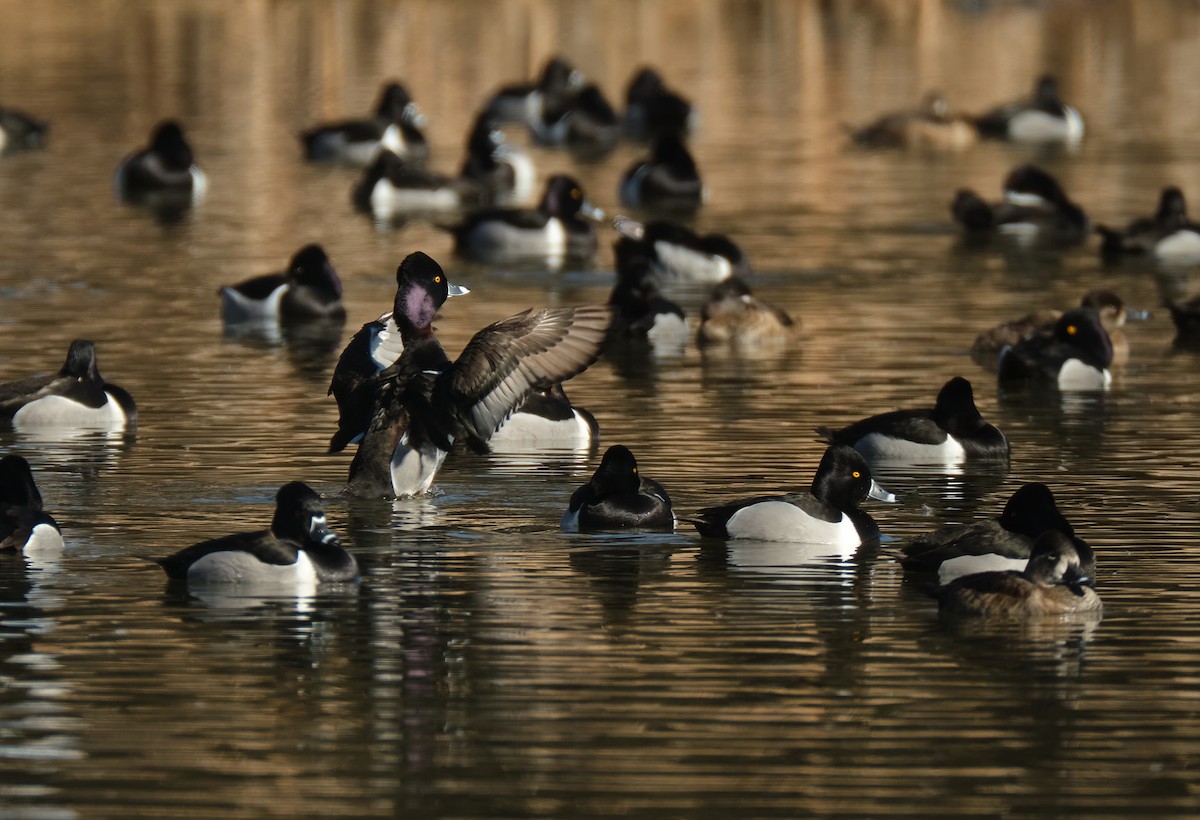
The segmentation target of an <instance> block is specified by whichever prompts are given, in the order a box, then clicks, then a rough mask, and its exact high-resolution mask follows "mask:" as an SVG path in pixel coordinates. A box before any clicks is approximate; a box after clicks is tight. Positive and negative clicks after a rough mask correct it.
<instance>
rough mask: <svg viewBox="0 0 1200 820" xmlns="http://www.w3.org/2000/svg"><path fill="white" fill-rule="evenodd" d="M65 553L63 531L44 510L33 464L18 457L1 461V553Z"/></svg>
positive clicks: (12, 456)
mask: <svg viewBox="0 0 1200 820" xmlns="http://www.w3.org/2000/svg"><path fill="white" fill-rule="evenodd" d="M61 549H63V537H62V529H61V528H59V526H58V522H57V521H55V520H54V519H53V518H52V517H51V516H50V514H49V513H47V512H46V511H45V510H44V509H43V508H42V494H41V493H40V492H38V488H37V484H36V483H34V480H33V470H32V469H31V468H30V466H29V462H28V461H26V460H25V459H24V458H22V457H21V456H17V455H7V456H5V457H4V458H0V552H28V553H34V552H42V551H58V550H61Z"/></svg>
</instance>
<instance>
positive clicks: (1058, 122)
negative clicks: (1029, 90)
mask: <svg viewBox="0 0 1200 820" xmlns="http://www.w3.org/2000/svg"><path fill="white" fill-rule="evenodd" d="M975 126H976V127H977V128H978V129H979V134H980V136H983V137H985V138H990V139H1004V140H1012V141H1013V142H1059V143H1064V144H1066V145H1076V144H1077V143H1078V142H1079V141H1080V140H1081V139H1083V118H1082V117H1081V116H1079V112H1078V111H1076V110H1075V109H1074V108H1072V107H1071V106H1069V105H1067V104H1066V103H1064V102H1063V101H1062V99H1060V98H1059V96H1058V81H1057V80H1055V78H1054V77H1052V76H1050V75H1048V74H1047V75H1044V76H1042V77H1040V78H1039V79H1038V81H1037V84H1036V85H1035V86H1034V90H1033V97H1031V98H1030V99H1027V100H1019V101H1017V102H1013V103H1008V104H1007V105H1002V106H999V107H997V108H993V109H992V110H991V111H989V112H987V113H986V114H983V115H982V116H979V117H976V118H975Z"/></svg>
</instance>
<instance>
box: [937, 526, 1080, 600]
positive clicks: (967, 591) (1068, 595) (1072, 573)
mask: <svg viewBox="0 0 1200 820" xmlns="http://www.w3.org/2000/svg"><path fill="white" fill-rule="evenodd" d="M1093 580H1094V579H1093V577H1092V573H1091V572H1090V571H1088V570H1086V569H1084V567H1083V559H1082V558H1081V556H1080V555H1079V552H1078V550H1077V549H1076V542H1075V540H1074V539H1072V538H1071V537H1069V536H1068V535H1066V534H1064V533H1061V532H1058V531H1056V530H1050V531H1048V532H1045V533H1043V534H1042V535H1041V536H1039V537H1038V539H1037V541H1036V542H1035V543H1034V545H1033V549H1032V551H1031V554H1030V556H1029V564H1028V565H1027V566H1026V567H1025V569H1024V570H1022V571H1020V572H1015V571H1008V572H981V573H976V574H973V575H965V576H963V577H961V578H958V579H956V580H954V581H952V582H951V583H949V584H947V585H946V586H944V587H942V588H941V589H939V590H937V592H936V596H937V599H938V606H939V608H940V609H941V610H942V611H943V612H947V613H953V614H958V615H977V616H983V617H988V618H1032V617H1039V616H1045V615H1071V614H1078V613H1099V612H1100V611H1101V610H1102V609H1103V607H1102V605H1101V603H1100V597H1099V596H1098V595H1097V594H1096V591H1095V590H1094V589H1092V587H1091V584H1092V583H1093Z"/></svg>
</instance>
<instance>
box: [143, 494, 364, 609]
mask: <svg viewBox="0 0 1200 820" xmlns="http://www.w3.org/2000/svg"><path fill="white" fill-rule="evenodd" d="M157 563H158V565H159V566H161V567H162V568H163V571H164V572H166V573H167V577H168V578H171V579H173V580H187V581H189V582H192V583H225V584H238V583H245V584H287V585H294V586H297V587H305V586H307V585H309V584H318V583H344V582H349V581H355V580H357V579H358V564H357V562H356V561H355V560H354V556H352V555H351V554H350V553H348V552H346V550H345V549H343V548H342V546H341V545H340V544H339V543H338V539H337V536H336V535H335V534H334V533H333V532H332V531H331V530H330V529H329V528H328V526H327V525H326V523H325V510H324V509H323V507H322V506H321V498H320V496H318V495H317V494H316V493H315V492H313V490H312V489H311V488H310V487H308V485H306V484H304V483H302V482H299V481H293V482H292V483H290V484H285V485H283V486H282V487H280V488H279V492H278V493H276V495H275V515H274V518H273V519H272V520H271V527H270V529H267V530H259V531H257V532H243V533H237V534H236V535H227V536H225V537H223V538H215V539H213V540H211V541H203V542H201V543H199V544H195V545H193V546H190V547H187V548H186V549H183V550H180V551H179V552H177V553H175V554H174V555H170V556H168V557H166V558H160V559H158V561H157Z"/></svg>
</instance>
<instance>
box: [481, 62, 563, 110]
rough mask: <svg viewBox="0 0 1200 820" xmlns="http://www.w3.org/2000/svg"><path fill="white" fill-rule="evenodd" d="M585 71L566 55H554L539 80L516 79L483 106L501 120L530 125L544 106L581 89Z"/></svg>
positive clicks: (558, 101) (557, 101) (559, 102)
mask: <svg viewBox="0 0 1200 820" xmlns="http://www.w3.org/2000/svg"><path fill="white" fill-rule="evenodd" d="M583 84H584V78H583V74H582V73H580V71H579V70H578V69H576V68H575V67H574V66H573V65H571V63H570V62H568V61H567V60H566V59H565V58H563V57H551V58H550V59H549V60H547V61H546V64H545V66H544V67H543V68H542V73H541V74H540V75H539V78H538V79H537V81H536V82H522V83H513V84H510V85H506V86H503V87H502V88H500V89H498V90H497V91H496V92H495V93H494V94H493V95H492V97H491V99H490V100H488V103H487V105H486V106H484V112H485V114H486V115H487V116H488V117H490V118H492V119H494V120H496V121H497V122H501V123H508V122H512V123H523V124H526V125H530V124H532V123H535V122H537V121H538V120H540V119H541V117H542V111H543V109H544V108H545V107H547V106H551V107H553V106H554V105H558V104H561V101H562V100H563V99H568V100H569V99H570V98H571V97H573V96H575V94H576V93H578V91H579V89H580V88H581V87H582V86H583Z"/></svg>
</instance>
